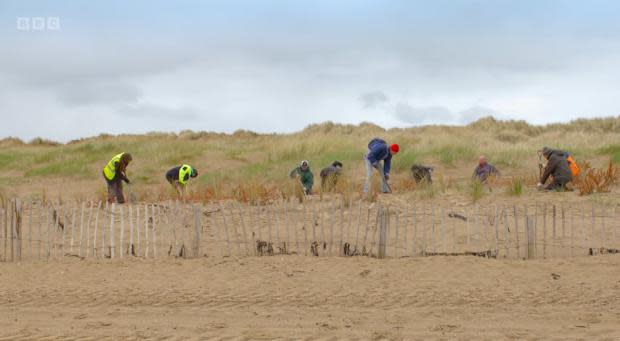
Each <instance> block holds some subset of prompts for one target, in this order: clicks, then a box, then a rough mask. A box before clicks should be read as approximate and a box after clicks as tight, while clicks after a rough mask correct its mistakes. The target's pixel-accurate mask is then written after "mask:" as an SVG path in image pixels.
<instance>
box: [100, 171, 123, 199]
mask: <svg viewBox="0 0 620 341" xmlns="http://www.w3.org/2000/svg"><path fill="white" fill-rule="evenodd" d="M104 179H105V182H106V183H107V184H108V202H110V203H112V202H114V200H115V199H116V202H117V203H119V204H124V203H125V196H124V195H123V180H122V179H121V178H119V177H118V176H115V177H114V179H112V180H108V179H107V178H106V177H105V176H104Z"/></svg>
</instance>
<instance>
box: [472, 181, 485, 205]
mask: <svg viewBox="0 0 620 341" xmlns="http://www.w3.org/2000/svg"><path fill="white" fill-rule="evenodd" d="M468 194H469V196H470V197H471V199H472V200H473V202H476V201H478V200H480V199H482V197H483V196H484V185H483V184H482V182H480V181H478V180H473V181H472V182H471V183H470V184H469V187H468Z"/></svg>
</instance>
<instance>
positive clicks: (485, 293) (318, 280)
mask: <svg viewBox="0 0 620 341" xmlns="http://www.w3.org/2000/svg"><path fill="white" fill-rule="evenodd" d="M619 268H620V256H617V255H608V256H598V257H581V258H574V259H561V260H535V261H527V262H526V261H518V260H488V259H481V258H478V257H430V258H409V259H388V260H376V259H371V258H366V257H353V258H335V257H334V258H331V257H326V258H311V257H298V256H275V257H250V258H239V259H237V258H224V259H222V258H202V259H197V260H184V261H180V260H178V261H177V260H174V259H170V260H135V261H129V262H127V261H125V262H122V263H121V262H110V261H93V260H85V261H80V260H78V259H72V258H68V259H64V260H62V261H54V262H51V263H44V262H41V263H36V262H35V263H22V264H19V263H5V264H2V265H1V266H0V316H2V318H1V319H0V340H14V339H39V340H41V339H56V338H58V339H63V340H78V339H80V340H88V339H92V340H94V339H106V338H107V339H179V340H181V339H308V340H311V339H312V340H330V339H463V340H465V339H520V340H521V339H558V340H559V339H562V340H566V339H610V340H611V339H619V338H620V308H619V307H620V304H619V303H620V271H618V269H619Z"/></svg>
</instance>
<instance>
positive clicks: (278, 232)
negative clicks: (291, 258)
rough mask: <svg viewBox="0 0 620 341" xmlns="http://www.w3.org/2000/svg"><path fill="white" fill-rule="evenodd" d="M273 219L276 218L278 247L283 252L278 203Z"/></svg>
mask: <svg viewBox="0 0 620 341" xmlns="http://www.w3.org/2000/svg"><path fill="white" fill-rule="evenodd" d="M273 218H274V219H273V221H274V225H275V227H276V245H277V248H279V249H280V250H283V248H282V239H281V238H280V227H281V226H280V217H279V215H278V204H276V203H274V206H273ZM235 232H236V231H235ZM237 251H238V250H237ZM274 252H275V250H274Z"/></svg>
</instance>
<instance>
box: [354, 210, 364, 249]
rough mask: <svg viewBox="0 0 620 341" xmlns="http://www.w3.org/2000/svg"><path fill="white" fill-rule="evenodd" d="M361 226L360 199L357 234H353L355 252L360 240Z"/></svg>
mask: <svg viewBox="0 0 620 341" xmlns="http://www.w3.org/2000/svg"><path fill="white" fill-rule="evenodd" d="M361 226H362V199H360V202H359V209H358V213H357V232H355V247H354V248H353V250H355V251H356V252H357V246H358V242H359V239H360V229H361Z"/></svg>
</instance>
